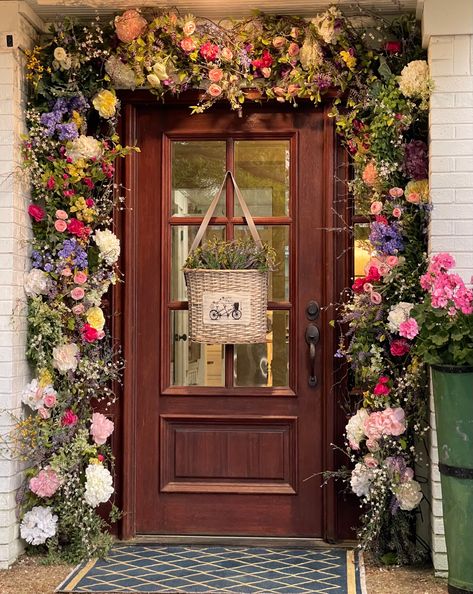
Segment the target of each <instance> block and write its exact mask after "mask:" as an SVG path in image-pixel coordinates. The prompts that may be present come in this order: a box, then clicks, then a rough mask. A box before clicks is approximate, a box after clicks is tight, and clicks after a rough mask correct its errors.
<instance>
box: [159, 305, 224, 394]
mask: <svg viewBox="0 0 473 594" xmlns="http://www.w3.org/2000/svg"><path fill="white" fill-rule="evenodd" d="M171 384H172V385H173V386H224V385H225V361H224V349H223V346H222V345H221V344H201V343H198V342H192V341H190V340H189V326H188V313H187V311H172V312H171Z"/></svg>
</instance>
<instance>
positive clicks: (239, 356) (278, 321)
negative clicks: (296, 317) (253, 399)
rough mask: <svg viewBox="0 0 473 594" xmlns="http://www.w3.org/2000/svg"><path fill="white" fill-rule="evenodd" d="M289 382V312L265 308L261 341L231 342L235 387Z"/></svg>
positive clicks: (276, 384) (268, 385)
mask: <svg viewBox="0 0 473 594" xmlns="http://www.w3.org/2000/svg"><path fill="white" fill-rule="evenodd" d="M287 385H289V313H288V312H287V311H268V333H267V335H266V343H264V344H236V345H235V386H241V387H243V386H247V387H250V386H251V387H258V386H259V387H272V386H287Z"/></svg>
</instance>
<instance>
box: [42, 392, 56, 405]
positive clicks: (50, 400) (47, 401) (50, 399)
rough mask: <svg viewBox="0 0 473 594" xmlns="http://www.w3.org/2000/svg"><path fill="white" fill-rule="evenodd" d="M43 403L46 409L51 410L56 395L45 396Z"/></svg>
mask: <svg viewBox="0 0 473 594" xmlns="http://www.w3.org/2000/svg"><path fill="white" fill-rule="evenodd" d="M43 402H44V406H45V407H46V408H52V407H53V406H54V405H55V404H56V394H47V395H46V396H45V397H44V400H43Z"/></svg>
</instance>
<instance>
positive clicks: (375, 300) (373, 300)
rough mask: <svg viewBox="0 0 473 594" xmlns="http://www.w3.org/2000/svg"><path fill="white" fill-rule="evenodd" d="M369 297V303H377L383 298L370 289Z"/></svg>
mask: <svg viewBox="0 0 473 594" xmlns="http://www.w3.org/2000/svg"><path fill="white" fill-rule="evenodd" d="M370 299H371V303H374V304H375V305H379V304H380V303H381V301H382V300H383V298H382V297H381V295H380V294H379V293H378V292H377V291H372V293H371V294H370Z"/></svg>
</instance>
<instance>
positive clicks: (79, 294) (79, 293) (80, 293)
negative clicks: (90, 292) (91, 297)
mask: <svg viewBox="0 0 473 594" xmlns="http://www.w3.org/2000/svg"><path fill="white" fill-rule="evenodd" d="M84 295H85V291H84V289H83V288H82V287H74V288H73V289H72V291H71V297H72V298H73V299H74V300H75V301H80V300H81V299H83V298H84Z"/></svg>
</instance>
